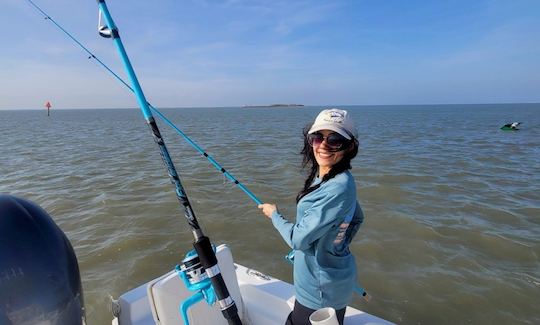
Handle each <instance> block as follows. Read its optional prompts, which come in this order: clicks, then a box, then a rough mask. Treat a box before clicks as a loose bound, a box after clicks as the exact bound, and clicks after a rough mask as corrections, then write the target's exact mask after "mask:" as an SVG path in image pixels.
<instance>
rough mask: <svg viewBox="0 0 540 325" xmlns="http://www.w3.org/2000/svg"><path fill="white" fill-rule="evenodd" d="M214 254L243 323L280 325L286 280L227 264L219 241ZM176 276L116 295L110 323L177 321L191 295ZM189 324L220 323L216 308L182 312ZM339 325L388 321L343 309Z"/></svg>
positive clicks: (290, 298)
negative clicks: (341, 322)
mask: <svg viewBox="0 0 540 325" xmlns="http://www.w3.org/2000/svg"><path fill="white" fill-rule="evenodd" d="M216 256H217V258H218V261H219V267H220V269H221V272H222V275H223V277H224V279H225V283H226V284H227V288H228V290H229V292H230V294H231V296H232V298H233V299H234V300H235V302H236V305H237V307H238V309H239V316H240V318H241V319H242V322H243V324H244V325H283V324H284V323H285V320H286V318H287V316H288V315H289V313H290V312H291V310H292V308H293V306H294V288H293V286H292V285H291V284H289V283H286V282H283V281H281V280H278V279H275V278H272V277H269V276H267V275H264V274H263V273H260V272H258V271H256V270H253V269H249V268H246V267H244V266H242V265H238V264H234V263H233V262H232V255H231V252H230V250H229V249H228V248H227V246H225V245H221V246H219V247H218V248H217V251H216ZM192 294H193V292H190V291H188V290H187V289H186V288H185V286H184V283H183V282H182V280H181V279H180V278H179V276H178V275H177V274H176V271H171V272H169V273H167V274H165V275H164V276H162V277H160V278H158V279H155V280H153V281H150V282H148V283H146V284H144V285H141V286H139V287H137V288H135V289H133V290H131V291H129V292H127V293H125V294H123V295H122V296H120V298H119V299H118V306H119V308H118V309H119V311H118V312H117V313H116V315H117V316H118V317H116V318H115V319H114V320H113V325H150V324H159V325H172V324H182V318H181V316H180V312H179V306H180V304H181V302H182V301H184V300H185V299H186V298H187V297H189V296H191V295H192ZM188 318H189V322H190V325H220V324H224V325H226V324H227V322H226V321H225V319H224V318H223V316H222V315H221V311H220V310H219V308H218V307H217V304H214V306H209V305H208V304H207V303H206V302H204V301H201V302H199V303H198V304H196V305H194V306H193V307H192V308H190V309H189V311H188ZM344 323H345V325H360V324H365V325H368V324H369V325H376V324H380V325H388V324H392V323H390V322H388V321H386V320H384V319H381V318H378V317H376V316H373V315H370V314H368V313H365V312H362V311H360V310H358V309H355V308H352V307H347V310H346V313H345V322H344Z"/></svg>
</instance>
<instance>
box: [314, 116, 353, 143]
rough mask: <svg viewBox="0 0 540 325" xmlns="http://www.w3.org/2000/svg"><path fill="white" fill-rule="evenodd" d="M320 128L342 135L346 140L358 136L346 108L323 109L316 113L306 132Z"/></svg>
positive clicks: (319, 129)
mask: <svg viewBox="0 0 540 325" xmlns="http://www.w3.org/2000/svg"><path fill="white" fill-rule="evenodd" d="M321 130H331V131H334V132H337V133H339V134H341V135H342V136H344V137H345V138H346V139H347V140H351V139H352V137H355V138H358V131H357V130H356V127H355V126H354V122H353V120H352V118H351V116H350V115H349V113H348V112H347V111H346V110H343V109H338V108H330V109H325V110H323V111H322V112H320V113H319V115H317V118H316V119H315V122H314V123H313V125H312V126H311V129H309V131H308V134H312V133H315V132H317V131H321Z"/></svg>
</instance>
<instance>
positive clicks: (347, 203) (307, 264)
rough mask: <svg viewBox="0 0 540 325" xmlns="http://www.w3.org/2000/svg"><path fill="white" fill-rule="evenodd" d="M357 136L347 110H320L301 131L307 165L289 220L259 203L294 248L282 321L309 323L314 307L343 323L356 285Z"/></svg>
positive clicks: (359, 217)
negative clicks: (291, 294) (290, 302)
mask: <svg viewBox="0 0 540 325" xmlns="http://www.w3.org/2000/svg"><path fill="white" fill-rule="evenodd" d="M357 137H358V135H357V132H356V128H355V126H354V123H353V120H352V118H351V116H350V115H349V114H348V112H347V111H344V110H340V109H335V108H333V109H327V110H323V111H322V112H321V113H320V114H319V115H318V116H317V118H316V119H315V122H314V123H313V125H310V126H309V127H308V128H306V129H305V130H304V148H303V150H302V152H301V153H302V154H303V157H304V158H303V165H304V167H306V166H307V165H310V167H311V170H310V173H309V176H308V178H307V179H306V181H305V184H304V188H303V189H302V190H301V191H300V192H299V193H298V196H297V200H296V201H297V212H296V220H295V222H294V223H293V222H290V221H288V220H287V219H285V218H284V217H283V216H282V215H281V214H280V213H279V212H278V210H277V206H276V205H275V204H269V203H266V204H261V205H259V208H260V209H262V211H263V213H264V214H265V215H266V216H267V217H268V218H271V219H272V223H273V225H274V227H275V228H276V229H277V230H278V231H279V233H280V234H281V236H282V237H283V239H284V240H285V242H286V243H287V244H288V245H289V246H290V247H291V248H292V249H293V251H294V287H295V293H296V301H295V305H294V309H293V311H292V312H291V314H290V315H289V317H288V319H287V322H286V324H290V325H304V324H306V325H309V324H310V321H309V316H310V315H311V314H312V313H314V312H315V311H316V310H317V309H321V308H325V307H332V308H334V309H335V310H336V311H337V312H336V314H337V319H338V321H339V323H340V324H343V319H344V315H345V308H346V306H347V304H348V303H350V301H351V299H352V295H353V291H354V288H355V286H356V285H355V284H356V266H355V265H356V264H355V260H354V256H353V255H352V254H351V253H350V251H349V244H350V243H351V241H352V239H353V237H354V235H355V234H356V233H357V231H358V229H359V228H360V225H361V224H362V222H363V219H364V215H363V213H362V209H361V208H360V205H359V204H358V202H357V200H356V186H355V182H354V178H353V176H352V175H351V173H350V172H349V169H351V160H352V159H353V158H354V157H355V156H356V154H357V153H358V141H357V140H356V138H357Z"/></svg>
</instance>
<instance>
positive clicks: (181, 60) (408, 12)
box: [0, 0, 540, 109]
mask: <svg viewBox="0 0 540 325" xmlns="http://www.w3.org/2000/svg"><path fill="white" fill-rule="evenodd" d="M33 1H34V2H35V3H36V4H37V5H38V6H40V7H41V8H42V9H43V10H44V11H45V12H47V13H48V15H49V16H50V17H52V18H53V19H54V20H55V21H56V22H57V23H58V24H60V25H61V26H62V27H63V28H64V29H65V30H67V31H68V32H69V33H70V34H72V35H73V36H74V37H75V38H77V40H78V41H79V42H81V43H82V44H84V46H86V47H87V48H88V49H89V50H90V51H91V52H93V53H94V54H95V55H96V56H97V57H98V58H100V59H101V60H102V61H103V62H104V63H105V64H106V65H108V66H109V67H110V68H111V69H112V70H113V71H115V72H116V73H118V74H119V75H120V76H121V77H122V78H124V79H125V80H127V78H126V77H125V73H124V70H123V66H122V64H121V61H120V58H119V56H118V54H117V52H116V48H115V46H114V44H113V42H112V41H111V40H110V39H105V38H102V37H100V36H99V35H98V34H97V25H98V7H97V2H96V1H95V0H33ZM2 2H3V6H2V10H1V11H0V28H1V30H2V31H3V33H2V46H1V51H0V109H26V108H40V107H43V105H44V103H45V102H46V101H51V103H52V104H53V108H124V107H136V106H137V103H136V100H135V97H134V95H133V94H132V93H131V92H130V91H129V90H128V89H127V88H126V87H125V86H124V85H122V84H121V83H120V82H119V81H117V80H116V79H115V78H114V77H113V76H112V75H111V74H109V73H108V72H107V71H106V70H105V69H104V68H102V67H101V66H100V65H99V64H98V63H97V62H96V61H95V60H92V59H88V55H87V53H86V52H84V51H83V50H82V49H81V48H80V47H79V46H78V45H77V44H76V43H75V42H73V41H72V40H71V39H69V38H68V37H67V36H66V35H65V34H64V33H63V32H62V31H61V30H60V29H58V28H56V27H55V26H54V25H53V24H52V23H51V22H50V21H48V20H45V19H44V17H43V15H42V14H41V13H39V12H38V11H37V10H36V9H35V8H34V7H32V6H31V5H30V3H29V2H28V1H27V0H2ZM107 4H108V7H109V10H110V12H111V14H112V16H113V18H114V20H115V22H116V25H117V26H118V28H119V30H120V35H121V37H122V41H123V43H124V46H125V48H126V50H127V53H128V55H129V57H130V60H131V62H132V64H133V67H134V69H135V71H136V73H137V76H138V78H139V81H140V83H141V85H142V88H143V90H144V92H145V95H146V97H147V99H148V101H149V102H150V103H152V104H153V105H154V106H155V107H205V106H209V107H216V106H243V105H269V104H276V103H285V104H293V103H294V104H304V105H332V106H339V105H410V104H457V103H471V104H472V103H538V102H540V1H539V0H500V1H499V0H474V1H473V0H463V1H462V0H447V1H439V0H432V1H421V0H407V1H404V0H365V1H364V0H350V1H340V0H326V1H319V0H305V1H304V0H298V1H296V0H223V1H221V0H181V1H180V0H154V1H140V0H129V1H128V0H110V1H108V2H107Z"/></svg>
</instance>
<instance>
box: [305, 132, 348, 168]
mask: <svg viewBox="0 0 540 325" xmlns="http://www.w3.org/2000/svg"><path fill="white" fill-rule="evenodd" d="M318 133H321V134H322V135H323V137H324V141H323V142H322V143H321V144H319V145H314V146H313V154H314V155H315V160H316V161H317V164H319V167H320V168H323V169H328V170H329V169H330V168H332V166H334V165H335V164H337V163H338V162H339V161H340V160H341V159H343V156H345V150H340V151H331V148H330V147H328V143H327V140H326V137H328V135H329V134H331V133H335V132H334V131H330V130H321V131H318Z"/></svg>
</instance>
